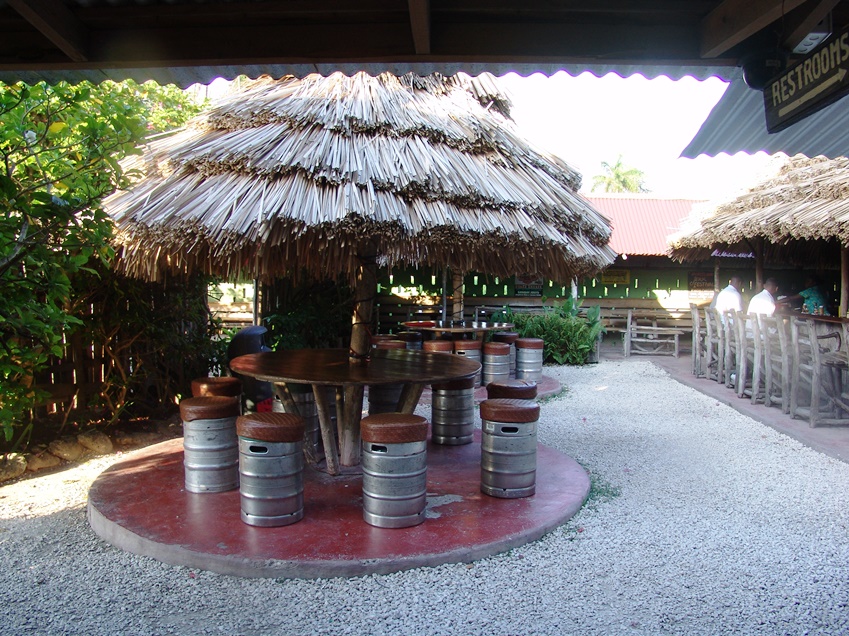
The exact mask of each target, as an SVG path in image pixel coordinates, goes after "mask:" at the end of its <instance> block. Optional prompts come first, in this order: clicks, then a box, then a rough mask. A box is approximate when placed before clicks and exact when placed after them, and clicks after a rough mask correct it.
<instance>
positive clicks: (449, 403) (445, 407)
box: [430, 378, 475, 446]
mask: <svg viewBox="0 0 849 636" xmlns="http://www.w3.org/2000/svg"><path fill="white" fill-rule="evenodd" d="M431 388H432V389H433V392H432V397H431V417H430V421H431V426H432V433H431V436H430V439H431V441H432V442H433V443H434V444H444V445H446V446H462V445H463V444H471V443H472V439H473V437H474V431H475V379H474V378H466V379H464V380H452V381H451V382H444V383H442V384H434V385H433V386H432V387H431Z"/></svg>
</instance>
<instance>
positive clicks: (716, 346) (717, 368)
mask: <svg viewBox="0 0 849 636" xmlns="http://www.w3.org/2000/svg"><path fill="white" fill-rule="evenodd" d="M705 333H706V338H705V351H706V353H707V359H706V360H705V376H706V377H707V378H708V379H710V380H715V381H717V382H725V327H724V324H723V322H722V316H721V314H720V313H719V312H718V311H717V310H716V309H713V308H712V307H708V308H707V309H705Z"/></svg>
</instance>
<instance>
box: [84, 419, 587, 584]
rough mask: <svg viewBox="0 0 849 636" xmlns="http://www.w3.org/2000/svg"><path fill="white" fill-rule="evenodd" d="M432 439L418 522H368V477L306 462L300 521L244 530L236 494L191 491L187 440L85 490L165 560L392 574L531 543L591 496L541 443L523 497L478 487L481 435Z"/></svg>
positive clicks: (313, 572) (293, 572)
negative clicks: (530, 486)
mask: <svg viewBox="0 0 849 636" xmlns="http://www.w3.org/2000/svg"><path fill="white" fill-rule="evenodd" d="M479 434H480V433H479V431H478V432H477V433H476V439H475V443H473V444H468V445H466V446H453V447H452V446H438V445H434V444H429V445H428V481H427V484H428V512H427V519H426V521H425V522H424V523H423V524H421V525H419V526H415V527H412V528H403V529H384V528H375V527H372V526H370V525H368V524H366V523H365V522H364V521H363V518H362V498H361V495H360V488H361V479H360V476H359V475H357V474H349V475H343V476H341V477H330V476H329V475H326V474H324V473H322V472H319V471H316V470H313V469H307V470H306V480H305V481H306V483H305V488H304V497H305V505H304V513H305V514H304V519H303V520H302V521H300V522H298V523H295V524H293V525H290V526H285V527H281V528H257V527H253V526H248V525H247V524H245V523H242V521H241V520H240V518H239V509H240V505H239V493H238V491H237V490H234V491H230V492H225V493H216V494H193V493H188V492H186V491H185V489H184V488H183V463H182V460H183V452H182V440H181V439H175V440H171V441H168V442H163V443H161V444H157V445H155V446H151V447H149V448H147V449H144V450H142V451H138V452H136V453H134V454H133V455H132V456H131V457H129V458H128V459H126V460H125V461H123V462H120V463H118V464H115V465H113V466H112V467H111V468H109V469H108V470H106V471H104V472H103V473H102V474H101V475H100V476H99V477H98V478H97V480H96V481H95V482H94V484H93V485H92V487H91V490H90V492H89V506H88V514H89V521H90V523H91V526H92V528H93V529H94V531H95V532H96V533H97V534H98V535H99V536H101V537H102V538H104V539H105V540H106V541H108V542H110V543H112V544H113V545H115V546H117V547H119V548H122V549H125V550H128V551H130V552H133V553H136V554H143V555H148V556H152V557H154V558H156V559H159V560H161V561H164V562H166V563H172V564H177V565H185V566H188V567H193V568H199V569H207V570H212V571H216V572H221V573H224V574H234V575H239V576H268V577H318V576H359V575H364V574H370V573H386V572H394V571H397V570H403V569H407V568H411V567H417V566H432V565H438V564H441V563H450V562H468V561H472V560H475V559H478V558H481V557H484V556H488V555H491V554H494V553H497V552H501V551H504V550H507V549H510V548H514V547H517V546H520V545H523V544H525V543H528V542H530V541H533V540H535V539H537V538H539V537H540V536H542V535H543V534H545V533H546V532H548V531H549V530H551V529H553V528H555V527H557V526H558V525H560V524H562V523H564V522H565V521H567V520H568V519H569V518H570V517H572V515H574V514H575V513H576V512H577V511H578V509H579V508H580V507H581V505H582V503H583V500H584V499H585V497H586V495H587V493H588V492H589V479H588V477H587V474H586V473H585V471H584V470H583V469H582V468H581V467H580V466H579V465H578V464H577V463H576V462H575V461H574V460H572V459H571V458H570V457H567V456H566V455H563V454H562V453H560V452H558V451H555V450H553V449H551V448H548V447H545V446H542V445H540V446H538V461H537V491H536V494H535V495H534V496H532V497H526V498H522V499H497V498H493V497H488V496H487V495H484V494H482V493H481V492H480V438H479Z"/></svg>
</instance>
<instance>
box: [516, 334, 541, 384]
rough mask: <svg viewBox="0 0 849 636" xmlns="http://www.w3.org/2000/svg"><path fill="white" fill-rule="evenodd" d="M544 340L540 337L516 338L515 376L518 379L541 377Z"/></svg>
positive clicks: (537, 379)
mask: <svg viewBox="0 0 849 636" xmlns="http://www.w3.org/2000/svg"><path fill="white" fill-rule="evenodd" d="M544 347H545V342H544V341H543V340H542V338H519V339H518V340H516V378H517V379H519V380H536V381H539V380H541V379H542V355H543V349H544Z"/></svg>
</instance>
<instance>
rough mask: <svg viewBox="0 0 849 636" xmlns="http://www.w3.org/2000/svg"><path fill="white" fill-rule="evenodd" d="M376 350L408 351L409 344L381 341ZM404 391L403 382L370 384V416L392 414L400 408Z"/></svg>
mask: <svg viewBox="0 0 849 636" xmlns="http://www.w3.org/2000/svg"><path fill="white" fill-rule="evenodd" d="M374 348H375V349H406V348H407V343H406V342H404V341H403V340H380V341H378V342H377V344H375V345H374ZM403 390H404V384H403V383H402V382H390V383H387V384H370V385H369V387H368V414H369V415H377V414H378V413H391V412H392V411H394V410H396V409H397V408H398V402H399V401H400V400H401V391H403Z"/></svg>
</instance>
